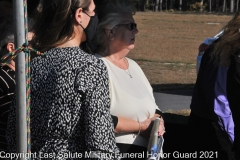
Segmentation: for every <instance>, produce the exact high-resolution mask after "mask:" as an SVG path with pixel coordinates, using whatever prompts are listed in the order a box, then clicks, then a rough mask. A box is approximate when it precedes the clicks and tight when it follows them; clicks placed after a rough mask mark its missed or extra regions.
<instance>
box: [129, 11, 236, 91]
mask: <svg viewBox="0 0 240 160" xmlns="http://www.w3.org/2000/svg"><path fill="white" fill-rule="evenodd" d="M232 16H233V15H211V14H209V15H206V14H194V13H193V14H188V13H187V14H185V13H180V12H178V13H176V12H173V13H166V12H156V13H155V12H151V11H149V12H137V13H136V15H134V19H135V21H136V23H137V24H138V29H139V33H138V34H137V35H136V41H135V48H134V49H133V50H132V51H131V52H130V53H129V54H128V57H129V58H132V59H134V60H136V61H137V62H138V64H139V65H140V67H141V68H142V69H143V71H144V73H145V74H146V76H147V78H148V80H149V81H150V83H151V84H152V85H154V86H157V85H165V86H169V87H170V88H174V87H177V86H183V85H186V86H187V85H188V86H189V84H190V85H191V86H193V85H194V83H195V81H196V77H197V75H196V56H197V54H198V47H199V45H200V44H201V43H202V42H203V40H204V39H205V38H207V37H212V36H214V35H215V34H217V33H218V32H219V31H220V30H221V29H222V27H223V26H224V25H225V24H227V22H228V21H229V20H230V19H231V18H232ZM172 85H175V86H174V87H172ZM158 89H161V87H160V88H159V87H158Z"/></svg>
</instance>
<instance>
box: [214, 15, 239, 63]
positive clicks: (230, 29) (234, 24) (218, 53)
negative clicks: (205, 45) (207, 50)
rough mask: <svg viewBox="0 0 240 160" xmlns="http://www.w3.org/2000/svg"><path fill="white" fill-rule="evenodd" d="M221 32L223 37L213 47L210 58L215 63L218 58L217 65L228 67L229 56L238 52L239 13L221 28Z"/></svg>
mask: <svg viewBox="0 0 240 160" xmlns="http://www.w3.org/2000/svg"><path fill="white" fill-rule="evenodd" d="M223 31H224V33H223V35H222V36H221V37H220V39H219V41H218V42H216V43H215V44H214V46H213V51H212V54H211V56H212V58H213V59H214V60H215V61H217V60H218V59H219V58H220V59H219V62H218V63H219V65H226V66H229V65H230V63H231V55H233V54H239V52H240V12H237V13H236V14H235V15H234V16H233V18H232V20H230V21H229V22H228V23H227V25H226V26H224V27H223Z"/></svg>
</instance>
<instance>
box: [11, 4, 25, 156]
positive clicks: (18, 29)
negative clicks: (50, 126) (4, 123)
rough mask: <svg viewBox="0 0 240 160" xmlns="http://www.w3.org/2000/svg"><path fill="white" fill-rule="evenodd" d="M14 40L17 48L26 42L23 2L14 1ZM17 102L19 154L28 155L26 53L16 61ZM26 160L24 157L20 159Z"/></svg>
mask: <svg viewBox="0 0 240 160" xmlns="http://www.w3.org/2000/svg"><path fill="white" fill-rule="evenodd" d="M13 20H14V26H15V27H14V28H15V29H14V36H15V37H14V39H15V48H17V47H19V46H22V44H23V43H24V42H25V32H24V6H23V0H14V1H13ZM16 98H17V99H16V100H17V101H16V102H17V106H16V107H17V121H16V122H17V124H16V126H17V152H18V153H27V124H26V74H25V53H24V52H21V53H19V54H18V56H17V61H16ZM19 159H20V160H23V159H25V158H24V157H22V158H19Z"/></svg>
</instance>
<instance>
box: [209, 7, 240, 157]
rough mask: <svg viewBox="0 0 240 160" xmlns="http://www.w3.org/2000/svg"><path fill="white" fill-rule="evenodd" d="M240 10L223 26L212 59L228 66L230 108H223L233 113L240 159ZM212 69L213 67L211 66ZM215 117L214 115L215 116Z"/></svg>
mask: <svg viewBox="0 0 240 160" xmlns="http://www.w3.org/2000/svg"><path fill="white" fill-rule="evenodd" d="M239 27H240V12H237V13H236V14H235V15H234V17H233V18H232V20H230V21H229V22H228V24H227V25H226V26H224V27H223V31H224V33H223V35H222V36H221V38H220V39H219V40H218V41H217V42H216V43H215V44H214V45H213V46H212V51H211V55H210V57H209V58H210V59H211V61H212V62H213V64H215V65H216V66H217V67H218V68H222V67H223V68H224V67H227V68H228V69H227V71H226V73H227V74H226V75H225V76H223V77H222V78H223V79H225V78H226V82H225V83H226V86H225V87H226V95H227V100H228V103H229V107H230V110H226V111H225V110H223V111H224V112H223V113H225V114H226V115H227V114H229V115H230V114H231V115H232V118H233V122H234V141H233V148H232V150H233V151H234V153H235V159H236V160H239V159H240V152H239V150H240V143H239V136H240V132H239V128H240V123H239V122H240V121H239V113H240V109H239V104H240V98H239V97H240V83H239V82H240V78H239V77H240V72H239V70H240V65H239V63H240V58H239V55H240V32H239V31H240V30H239ZM209 69H211V68H209ZM213 118H214V116H213Z"/></svg>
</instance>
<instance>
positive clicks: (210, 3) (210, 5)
mask: <svg viewBox="0 0 240 160" xmlns="http://www.w3.org/2000/svg"><path fill="white" fill-rule="evenodd" d="M209 12H212V0H209Z"/></svg>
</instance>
